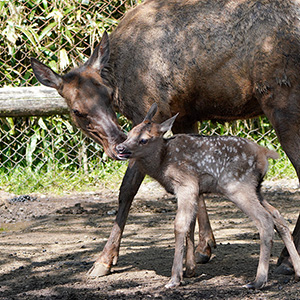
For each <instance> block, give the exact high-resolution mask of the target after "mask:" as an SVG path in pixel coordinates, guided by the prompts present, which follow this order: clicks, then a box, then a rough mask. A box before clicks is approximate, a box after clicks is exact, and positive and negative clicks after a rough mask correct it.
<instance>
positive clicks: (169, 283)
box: [165, 279, 180, 289]
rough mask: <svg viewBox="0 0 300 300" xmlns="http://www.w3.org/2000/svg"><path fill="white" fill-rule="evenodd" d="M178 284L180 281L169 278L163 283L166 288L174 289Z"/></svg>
mask: <svg viewBox="0 0 300 300" xmlns="http://www.w3.org/2000/svg"><path fill="white" fill-rule="evenodd" d="M179 285H180V281H177V280H174V279H170V281H169V282H168V283H167V284H166V285H165V288H166V289H174V288H177V287H178V286H179Z"/></svg>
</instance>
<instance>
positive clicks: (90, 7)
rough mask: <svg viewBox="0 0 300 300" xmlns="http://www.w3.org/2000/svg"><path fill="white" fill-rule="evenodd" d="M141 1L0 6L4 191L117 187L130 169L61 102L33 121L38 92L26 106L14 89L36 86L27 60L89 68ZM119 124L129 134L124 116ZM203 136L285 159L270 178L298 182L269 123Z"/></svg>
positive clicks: (213, 127) (34, 0)
mask: <svg viewBox="0 0 300 300" xmlns="http://www.w3.org/2000/svg"><path fill="white" fill-rule="evenodd" d="M139 2H141V1H138V0H131V1H128V0H126V1H124V0H119V1H113V0H105V1H98V0H60V1H58V0H55V1H50V0H18V1H16V0H12V1H8V0H0V37H1V42H0V78H1V81H0V178H1V179H0V189H1V188H2V189H8V190H11V191H14V192H15V193H23V192H24V191H26V192H32V191H36V190H44V189H50V188H51V187H56V188H62V189H64V190H69V189H74V188H76V187H78V186H82V185H84V186H85V187H88V188H89V187H91V186H97V185H98V184H100V183H101V182H103V181H105V182H107V181H108V180H109V181H115V180H116V179H117V181H118V182H119V179H120V178H121V177H122V174H123V171H124V169H125V164H124V163H121V162H113V161H111V160H110V159H108V158H107V157H106V155H105V154H104V153H103V149H102V147H101V146H100V145H98V144H96V143H94V142H93V141H92V140H90V139H89V138H87V137H85V136H84V135H83V134H82V133H81V132H80V131H79V130H78V129H77V128H75V127H74V126H73V125H72V123H71V121H70V120H69V116H68V113H67V110H66V108H60V109H59V110H58V111H56V108H57V107H58V106H59V105H62V106H64V103H63V101H62V100H61V99H60V100H58V103H56V105H55V107H56V108H55V109H53V110H51V109H50V110H49V109H48V110H47V112H46V113H45V112H44V113H40V112H39V111H40V109H42V110H43V107H42V108H37V109H36V110H35V111H34V112H33V113H32V115H30V114H29V113H28V112H27V110H28V111H33V108H32V107H30V109H28V106H32V103H33V102H32V101H31V100H32V97H34V94H35V92H32V93H30V92H29V96H27V100H26V101H27V102H26V103H27V104H26V103H25V104H24V103H23V106H21V105H19V104H21V101H24V99H22V96H21V95H20V93H19V92H18V91H19V90H18V89H17V88H25V87H31V86H35V85H37V80H36V79H35V77H34V75H33V72H32V69H31V66H30V61H29V58H30V57H32V56H33V57H37V58H39V60H41V61H42V62H44V63H45V64H47V65H49V66H50V67H51V68H52V69H53V70H55V71H56V72H58V73H63V72H66V71H68V70H69V69H70V68H72V67H75V66H77V65H78V64H79V63H81V62H83V61H85V59H86V58H87V57H89V55H90V54H91V52H92V51H93V49H94V47H95V45H96V44H97V43H98V42H99V40H100V38H101V36H102V33H103V32H104V30H107V31H108V32H109V31H111V30H113V28H114V27H115V26H116V25H117V23H118V20H119V19H120V18H121V17H122V16H123V14H124V13H125V12H126V11H127V10H128V9H129V8H130V7H132V6H134V5H137V4H138V3H139ZM8 87H10V88H9V89H8ZM12 90H14V91H15V92H10V91H12ZM35 91H36V90H35ZM38 95H39V94H38ZM51 97H52V96H51ZM51 97H46V98H45V99H46V102H43V104H42V105H41V106H43V105H44V106H45V105H46V103H47V99H48V100H49V99H50V98H51ZM51 99H53V97H52V98H51ZM18 101H20V102H18ZM10 103H13V105H10ZM12 107H13V108H12ZM10 108H12V109H10ZM119 121H120V123H121V125H122V126H124V128H125V129H128V128H129V126H130V125H129V124H128V123H127V122H126V120H125V119H124V118H123V117H122V116H119ZM199 130H200V132H201V133H203V134H232V135H238V136H243V137H248V138H250V139H252V140H255V141H256V142H258V143H259V144H262V145H265V146H267V147H269V148H273V149H275V150H278V151H279V152H280V154H281V159H280V160H279V161H278V162H276V164H272V166H271V169H270V172H269V177H271V178H278V177H287V176H288V177H294V176H295V172H294V171H293V169H292V168H291V164H290V163H289V161H288V159H287V158H286V156H285V154H284V152H283V151H282V150H281V148H280V145H279V143H278V140H277V138H276V135H275V133H274V130H273V129H272V127H271V125H270V124H269V122H268V121H267V119H266V118H258V119H254V120H250V121H249V120H247V121H236V122H234V123H230V124H229V123H225V124H212V123H211V122H203V123H202V124H201V125H199Z"/></svg>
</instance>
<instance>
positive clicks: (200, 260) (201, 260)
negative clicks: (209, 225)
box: [195, 245, 211, 264]
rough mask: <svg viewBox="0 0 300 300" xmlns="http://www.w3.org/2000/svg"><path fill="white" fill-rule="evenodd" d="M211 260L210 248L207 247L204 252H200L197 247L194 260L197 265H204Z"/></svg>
mask: <svg viewBox="0 0 300 300" xmlns="http://www.w3.org/2000/svg"><path fill="white" fill-rule="evenodd" d="M210 258H211V247H210V246H209V245H207V246H206V247H205V248H204V250H200V249H199V248H198V247H197V249H196V251H195V260H196V263H197V264H206V263H207V262H209V260H210Z"/></svg>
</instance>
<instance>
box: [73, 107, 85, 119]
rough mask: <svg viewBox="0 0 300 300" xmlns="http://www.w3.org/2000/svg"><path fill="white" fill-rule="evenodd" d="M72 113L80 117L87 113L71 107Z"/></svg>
mask: <svg viewBox="0 0 300 300" xmlns="http://www.w3.org/2000/svg"><path fill="white" fill-rule="evenodd" d="M73 113H74V115H75V116H77V117H80V118H85V117H86V116H87V114H82V113H81V112H80V111H79V110H77V109H73Z"/></svg>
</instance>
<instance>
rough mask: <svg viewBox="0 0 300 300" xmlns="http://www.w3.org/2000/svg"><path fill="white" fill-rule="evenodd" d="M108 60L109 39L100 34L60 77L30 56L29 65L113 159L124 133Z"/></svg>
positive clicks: (86, 131) (105, 34)
mask: <svg viewBox="0 0 300 300" xmlns="http://www.w3.org/2000/svg"><path fill="white" fill-rule="evenodd" d="M108 60H109V40H108V35H107V33H104V35H103V37H102V39H101V41H100V43H99V45H98V46H97V47H96V48H95V51H94V52H93V54H92V55H91V57H90V58H89V59H88V61H87V62H86V63H85V64H84V65H82V66H81V67H79V68H77V69H74V70H72V71H70V72H69V73H67V74H65V75H63V76H60V75H58V74H57V73H55V72H54V71H53V70H52V69H51V68H49V67H47V66H46V65H44V64H43V63H41V62H39V61H38V60H37V59H35V58H31V65H32V69H33V72H34V74H35V76H36V78H37V79H38V81H39V82H41V83H42V84H44V85H46V86H49V87H52V88H55V89H56V90H57V91H58V93H59V94H60V95H61V96H62V97H63V98H65V100H66V101H67V104H68V106H69V108H70V113H71V116H72V119H73V121H74V122H75V124H76V125H77V126H78V127H80V128H81V129H82V130H83V131H84V132H85V133H86V134H87V135H88V136H90V137H91V138H93V139H94V140H95V141H96V142H98V143H100V144H102V145H103V147H104V150H105V152H106V153H107V155H108V156H110V157H112V158H115V159H117V156H116V154H115V146H116V145H117V144H119V143H120V142H122V141H124V139H125V137H126V136H125V134H124V133H123V132H122V130H121V128H120V127H119V125H118V122H117V117H116V114H115V112H114V110H113V107H112V100H113V93H114V89H113V85H112V84H111V80H110V78H113V76H112V74H109V72H108V68H107V67H108Z"/></svg>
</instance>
